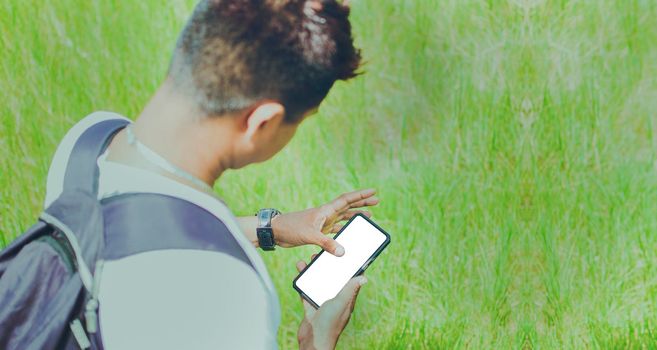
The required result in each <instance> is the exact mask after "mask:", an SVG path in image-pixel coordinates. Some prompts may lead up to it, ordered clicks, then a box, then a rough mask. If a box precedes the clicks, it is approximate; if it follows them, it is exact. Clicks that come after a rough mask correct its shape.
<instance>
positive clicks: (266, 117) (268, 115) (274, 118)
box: [245, 102, 285, 139]
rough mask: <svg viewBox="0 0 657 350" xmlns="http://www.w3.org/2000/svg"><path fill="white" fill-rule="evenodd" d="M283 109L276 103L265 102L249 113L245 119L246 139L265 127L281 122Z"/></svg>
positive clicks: (283, 113)
mask: <svg viewBox="0 0 657 350" xmlns="http://www.w3.org/2000/svg"><path fill="white" fill-rule="evenodd" d="M284 117H285V107H283V105H281V104H280V103H278V102H265V103H262V104H260V105H258V107H256V108H255V109H254V110H252V111H251V113H249V115H247V117H246V133H245V135H246V137H247V138H249V139H250V138H253V136H254V135H255V134H256V132H258V131H261V130H262V129H263V128H264V127H265V126H267V125H277V124H280V123H281V122H283V118H284Z"/></svg>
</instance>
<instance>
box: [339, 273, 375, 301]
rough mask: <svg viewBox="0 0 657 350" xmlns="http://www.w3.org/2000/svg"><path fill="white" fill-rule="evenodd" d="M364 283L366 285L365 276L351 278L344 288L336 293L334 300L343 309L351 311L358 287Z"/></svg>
mask: <svg viewBox="0 0 657 350" xmlns="http://www.w3.org/2000/svg"><path fill="white" fill-rule="evenodd" d="M365 283H367V277H365V276H358V277H354V278H352V279H351V280H349V282H347V284H346V285H345V286H344V287H342V290H341V291H340V293H338V295H337V296H336V297H335V298H334V300H335V301H336V302H337V303H338V304H340V306H342V307H343V308H347V307H350V308H351V309H353V306H354V303H355V301H356V297H357V296H358V292H359V291H360V287H361V286H362V285H364V284H365Z"/></svg>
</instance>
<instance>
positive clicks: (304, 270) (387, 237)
mask: <svg viewBox="0 0 657 350" xmlns="http://www.w3.org/2000/svg"><path fill="white" fill-rule="evenodd" d="M357 217H361V218H363V219H365V220H366V221H367V222H369V223H370V224H371V225H372V226H374V227H375V228H376V229H377V230H379V231H380V232H381V233H383V235H384V236H386V240H385V241H384V242H383V243H382V244H381V245H380V246H379V248H377V249H376V250H375V251H374V253H373V254H372V255H371V256H370V257H369V258H368V259H367V260H366V261H365V263H364V264H363V265H362V266H361V267H360V268H359V269H358V271H356V273H355V274H354V275H353V276H351V278H354V277H356V276H358V275H360V274H362V273H363V272H365V270H367V268H368V267H369V266H370V265H371V264H372V262H374V260H376V258H377V257H378V256H379V255H380V254H381V252H383V250H384V249H385V248H386V247H387V246H388V244H390V235H389V234H388V232H386V231H385V230H384V229H382V228H381V227H380V226H379V225H377V224H376V223H375V222H374V221H372V220H371V219H370V218H368V217H367V216H365V215H363V214H361V213H358V214H356V215H354V216H353V217H352V218H351V219H349V221H348V222H347V223H346V224H345V225H344V226H343V227H342V229H340V231H339V232H338V233H336V234H335V236H333V239H336V238H338V236H340V234H341V233H342V232H343V231H344V230H345V229H346V228H347V227H349V224H351V222H352V221H354V220H355V219H356V218H357ZM324 253H325V250H324V249H322V250H321V251H320V252H319V253H317V255H316V256H315V258H313V259H312V260H311V261H310V263H309V264H308V265H307V266H306V267H305V268H304V269H303V270H301V272H299V275H298V276H297V277H296V278H295V279H294V281H292V287H293V288H294V289H295V290H296V291H297V292H298V293H299V294H300V295H301V297H302V298H304V299H305V300H306V301H308V302H309V303H310V305H312V306H313V307H315V309H319V305H317V303H315V301H313V300H312V298H310V297H309V296H308V295H306V293H304V292H303V291H302V290H301V288H299V287H298V286H297V280H298V279H299V278H300V277H301V276H302V275H303V274H304V272H306V270H308V268H310V266H312V264H313V263H314V262H315V260H317V259H318V258H319V257H320V256H322V254H324ZM327 254H330V253H327Z"/></svg>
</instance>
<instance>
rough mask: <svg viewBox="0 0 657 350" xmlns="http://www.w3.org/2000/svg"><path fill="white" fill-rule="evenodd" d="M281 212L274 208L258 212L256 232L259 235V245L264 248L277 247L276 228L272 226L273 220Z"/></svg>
mask: <svg viewBox="0 0 657 350" xmlns="http://www.w3.org/2000/svg"><path fill="white" fill-rule="evenodd" d="M280 214H281V212H280V211H278V210H276V209H274V208H265V209H260V210H258V212H257V213H256V216H257V217H258V228H256V234H257V235H258V245H259V246H260V248H262V250H274V249H276V248H275V247H276V241H275V240H274V230H273V229H272V228H271V220H272V219H273V218H275V217H276V215H280Z"/></svg>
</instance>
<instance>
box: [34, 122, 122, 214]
mask: <svg viewBox="0 0 657 350" xmlns="http://www.w3.org/2000/svg"><path fill="white" fill-rule="evenodd" d="M110 119H125V120H128V118H126V117H124V116H122V115H120V114H117V113H112V112H103V111H101V112H94V113H92V114H90V115H88V116H86V117H85V118H83V119H82V120H80V121H79V122H77V123H76V124H75V125H74V126H73V127H72V128H71V129H70V130H69V131H68V132H67V133H66V135H65V136H64V138H63V139H62V141H61V142H60V143H59V146H58V147H57V150H56V151H55V155H54V156H53V159H52V162H51V163H50V169H49V170H48V179H47V183H46V199H45V201H44V207H47V206H48V205H50V203H52V202H54V201H55V199H57V197H58V196H59V195H60V194H61V192H62V188H63V185H64V174H65V173H66V164H68V159H69V156H70V154H71V151H72V150H73V146H74V145H75V142H76V141H77V140H78V139H79V138H80V135H82V133H83V132H84V131H85V130H87V129H88V128H90V127H91V126H93V125H95V124H97V123H100V122H102V121H105V120H110Z"/></svg>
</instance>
